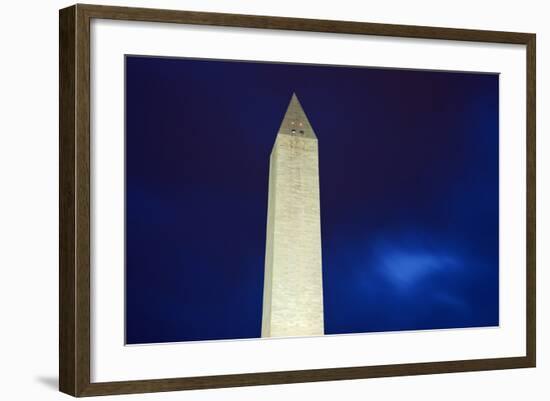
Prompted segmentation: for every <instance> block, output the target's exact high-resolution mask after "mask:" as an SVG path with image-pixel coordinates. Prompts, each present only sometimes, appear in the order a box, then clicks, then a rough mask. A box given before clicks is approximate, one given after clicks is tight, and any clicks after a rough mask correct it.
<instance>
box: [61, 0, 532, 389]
mask: <svg viewBox="0 0 550 401" xmlns="http://www.w3.org/2000/svg"><path fill="white" fill-rule="evenodd" d="M91 18H103V19H115V20H129V21H149V22H169V23H182V24H196V25H213V26H228V27H241V28H259V29H266V28H267V29H283V30H294V31H310V32H331V33H341V34H357V35H376V36H396V37H405V38H424V39H438V40H459V41H478V42H493V43H511V44H522V45H525V46H526V48H527V59H526V66H527V121H526V124H527V138H526V141H527V194H526V197H527V243H526V246H527V259H526V266H525V268H526V277H527V302H526V305H527V306H526V308H527V309H526V313H527V323H526V332H527V336H526V349H527V354H526V356H524V357H516V358H495V359H478V360H466V361H442V362H430V363H413V364H398V365H383V366H365V367H350V368H330V369H315V370H299V371H285V372H266V373H251V374H232V375H223V376H203V377H191V378H168V379H158V380H136V381H123V382H104V383H91V382H90V363H91V355H90V20H91ZM59 33H60V35H59V50H60V53H59V61H60V62H59V93H60V101H59V127H60V133H59V151H60V159H59V191H60V193H59V226H60V231H59V261H60V263H59V275H60V276H59V388H60V390H61V391H62V392H64V393H67V394H70V395H73V396H92V395H106V394H123V393H144V392H154V391H174V390H188V389H202V388H219V387H235V386H249V385H261V384H279V383H297V382H312V381H323V380H346V379H363V378H373V377H387V376H402V375H420V374H434V373H448V372H465V371H480V370H493V369H511V368H525V367H534V366H535V363H536V317H535V316H536V295H535V291H536V272H535V219H536V203H535V196H536V188H535V169H536V166H535V156H536V153H535V143H536V140H535V136H536V134H535V120H536V108H535V104H536V94H535V83H536V81H535V74H536V71H535V69H536V66H535V64H536V57H535V53H536V50H535V49H536V47H535V42H536V37H535V35H534V34H530V33H517V32H496V31H481V30H467V29H452V28H435V27H421V26H405V25H391V24H372V23H363V22H351V21H327V20H313V19H302V18H284V17H267V16H253V15H235V14H219V13H202V12H192V11H172V10H155V9H143V8H127V7H111V6H95V5H81V4H78V5H75V6H72V7H69V8H66V9H63V10H60V14H59ZM521 268H523V267H521Z"/></svg>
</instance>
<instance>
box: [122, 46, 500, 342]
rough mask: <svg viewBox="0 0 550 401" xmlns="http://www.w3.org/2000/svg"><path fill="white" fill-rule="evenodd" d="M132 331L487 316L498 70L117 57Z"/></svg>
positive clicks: (420, 322) (371, 327) (491, 300)
mask: <svg viewBox="0 0 550 401" xmlns="http://www.w3.org/2000/svg"><path fill="white" fill-rule="evenodd" d="M125 113H126V114H125V121H126V123H125V125H126V132H125V298H126V302H125V307H126V310H125V319H126V321H125V330H126V338H125V343H126V344H127V345H139V344H151V343H168V342H187V341H219V340H238V339H260V338H262V339H266V341H269V338H281V337H303V336H323V335H325V336H328V335H342V334H363V333H373V332H395V331H413V330H414V331H418V330H440V329H447V330H449V329H453V330H464V329H475V328H479V327H492V326H498V325H499V75H498V74H491V73H478V72H461V71H436V70H412V69H410V70H409V69H390V68H381V67H368V66H339V65H317V64H297V63H274V62H259V61H239V60H214V59H190V58H174V57H151V56H141V55H127V56H126V57H125Z"/></svg>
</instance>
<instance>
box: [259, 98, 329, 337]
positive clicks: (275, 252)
mask: <svg viewBox="0 0 550 401" xmlns="http://www.w3.org/2000/svg"><path fill="white" fill-rule="evenodd" d="M323 334H324V319H323V273H322V262H321V222H320V205H319V155H318V146H317V137H316V135H315V133H314V131H313V128H312V127H311V124H310V123H309V120H308V118H307V117H306V114H305V113H304V110H303V109H302V106H301V105H300V102H299V101H298V98H297V97H296V94H293V95H292V98H291V100H290V103H289V105H288V108H287V110H286V114H285V116H284V118H283V121H282V123H281V126H280V128H279V131H278V133H277V137H276V139H275V144H274V145H273V150H272V152H271V158H270V167H269V197H268V212H267V236H266V253H265V275H264V295H263V314H262V337H281V336H315V335H323Z"/></svg>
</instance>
